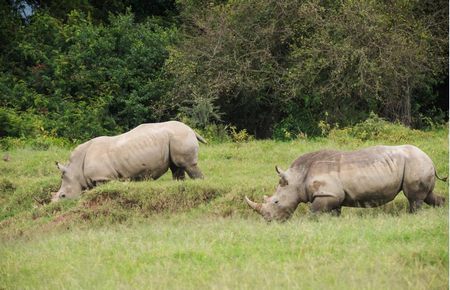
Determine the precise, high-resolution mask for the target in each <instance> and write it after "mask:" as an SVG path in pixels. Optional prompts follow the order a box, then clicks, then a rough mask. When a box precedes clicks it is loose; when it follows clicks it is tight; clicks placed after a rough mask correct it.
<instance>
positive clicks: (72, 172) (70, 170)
mask: <svg viewBox="0 0 450 290" xmlns="http://www.w3.org/2000/svg"><path fill="white" fill-rule="evenodd" d="M197 140H199V141H200V142H202V143H206V141H205V140H204V139H203V138H202V137H201V136H200V135H198V134H197V133H195V132H194V131H193V130H192V129H191V128H190V127H188V126H187V125H185V124H183V123H181V122H176V121H170V122H164V123H154V124H142V125H140V126H138V127H136V128H134V129H133V130H131V131H129V132H126V133H124V134H121V135H117V136H112V137H108V136H102V137H97V138H94V139H92V140H90V141H87V142H85V143H83V144H81V145H79V146H78V147H76V148H75V150H74V151H73V152H72V154H71V155H70V160H69V163H68V164H67V165H61V164H60V163H58V162H56V165H57V166H58V168H59V170H60V171H61V173H62V183H61V188H60V189H59V190H58V192H56V193H55V194H54V195H53V198H52V201H57V200H59V199H62V198H75V197H78V196H79V195H80V194H81V192H82V191H83V190H84V189H88V188H92V187H94V186H95V185H96V184H97V183H99V182H105V181H108V180H113V179H122V178H132V179H142V178H152V179H157V178H159V177H160V176H161V175H163V174H164V173H165V172H166V171H167V170H168V168H170V169H171V171H172V177H173V178H174V179H184V177H185V171H186V172H187V173H188V175H189V176H190V177H191V178H202V177H203V175H202V173H201V171H200V169H199V168H198V166H197V155H198V147H199V146H198V142H197Z"/></svg>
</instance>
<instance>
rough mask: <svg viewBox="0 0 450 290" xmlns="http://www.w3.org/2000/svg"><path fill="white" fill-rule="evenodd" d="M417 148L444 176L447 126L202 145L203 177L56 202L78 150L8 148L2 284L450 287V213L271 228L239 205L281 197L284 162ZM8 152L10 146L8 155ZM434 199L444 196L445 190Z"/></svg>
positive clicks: (391, 208) (372, 212)
mask: <svg viewBox="0 0 450 290" xmlns="http://www.w3.org/2000/svg"><path fill="white" fill-rule="evenodd" d="M405 143H409V144H414V145H416V146H418V147H420V148H421V149H422V150H423V151H425V152H426V153H427V154H428V155H429V156H430V157H431V158H432V159H433V161H434V162H435V165H436V168H437V170H438V173H439V174H440V175H447V173H448V160H449V156H448V130H447V129H439V130H435V131H431V132H418V131H407V132H406V134H403V135H400V136H398V135H392V136H391V137H380V138H376V139H375V140H367V141H361V140H360V139H355V138H351V137H348V136H343V135H342V134H341V135H339V134H338V135H332V136H330V138H318V139H298V140H295V141H289V142H276V141H251V142H248V143H222V144H208V145H201V148H200V156H199V158H200V161H199V166H200V168H201V169H202V171H203V173H204V174H205V176H206V178H205V179H204V180H195V181H193V180H186V181H184V182H180V181H172V180H171V175H170V173H167V174H166V175H164V176H163V177H162V178H161V179H159V180H157V181H142V182H129V181H123V182H118V181H117V182H111V183H108V184H104V185H102V186H99V187H97V188H95V189H93V190H90V191H88V192H85V193H84V194H83V196H82V197H81V198H80V199H78V200H73V201H64V202H60V203H56V204H47V201H48V200H49V197H50V192H51V191H56V190H57V189H58V188H59V182H60V175H59V172H58V171H57V169H56V167H55V165H54V161H55V160H59V161H64V162H65V161H66V160H67V159H68V157H69V154H70V149H67V148H59V147H50V148H48V149H46V150H42V149H36V148H34V149H33V147H24V148H16V149H10V150H9V152H8V154H9V155H10V161H8V162H4V161H2V160H0V206H1V209H0V289H59V288H65V289H66V288H67V289H117V288H119V289H205V288H206V289H271V288H272V289H448V285H449V280H448V274H449V272H448V270H449V268H448V267H449V260H448V229H449V225H448V205H446V206H445V207H443V208H431V207H429V206H427V205H425V206H424V207H423V209H422V210H420V211H419V212H418V213H417V214H413V215H411V214H409V213H407V209H408V203H407V201H406V199H405V197H404V196H403V194H399V196H398V197H397V198H396V199H395V200H394V201H393V202H391V203H389V204H387V205H385V206H382V207H379V208H373V209H354V208H343V210H342V215H341V217H332V216H329V215H320V216H312V215H311V214H309V210H308V205H301V206H300V207H299V208H298V209H297V211H296V213H295V215H294V216H293V217H292V218H291V219H290V220H289V221H288V222H286V223H282V224H280V223H270V224H268V223H266V222H264V221H263V220H262V218H261V217H260V216H258V215H256V214H255V213H254V212H252V211H251V210H250V209H249V208H248V207H247V206H246V204H245V203H244V201H243V197H244V195H248V196H249V197H251V198H253V199H255V200H258V201H261V199H262V195H263V194H271V193H273V191H274V189H275V187H276V185H277V182H278V178H277V175H276V173H275V170H274V166H275V165H279V166H281V167H282V168H284V169H286V168H287V167H288V166H289V165H290V163H291V162H292V161H293V160H294V159H295V158H297V157H298V156H299V155H300V154H303V153H306V152H310V151H314V150H319V149H324V148H334V149H343V150H350V149H357V148H363V147H367V146H370V145H375V144H386V145H388V144H391V145H393V144H405ZM0 154H1V156H3V154H5V151H3V152H0ZM435 192H437V193H439V194H441V195H444V196H446V198H447V200H448V184H447V183H444V182H441V181H437V182H436V188H435Z"/></svg>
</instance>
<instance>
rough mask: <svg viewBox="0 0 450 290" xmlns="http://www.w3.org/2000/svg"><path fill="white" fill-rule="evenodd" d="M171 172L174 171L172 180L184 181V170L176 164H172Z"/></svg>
mask: <svg viewBox="0 0 450 290" xmlns="http://www.w3.org/2000/svg"><path fill="white" fill-rule="evenodd" d="M170 170H171V171H172V179H174V180H184V178H185V174H184V168H182V167H178V166H176V165H175V164H173V163H172V164H170Z"/></svg>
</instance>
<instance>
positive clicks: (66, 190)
mask: <svg viewBox="0 0 450 290" xmlns="http://www.w3.org/2000/svg"><path fill="white" fill-rule="evenodd" d="M55 163H56V166H57V167H58V169H59V171H61V179H62V182H61V187H60V189H59V190H58V192H56V193H54V194H53V196H52V202H55V201H58V200H60V199H65V198H75V197H78V196H79V195H80V192H81V190H82V187H81V184H80V182H79V180H78V175H77V174H76V173H75V172H74V170H73V169H72V168H70V166H65V165H62V164H60V163H59V162H55Z"/></svg>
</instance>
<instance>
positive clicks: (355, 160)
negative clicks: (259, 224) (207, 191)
mask: <svg viewBox="0 0 450 290" xmlns="http://www.w3.org/2000/svg"><path fill="white" fill-rule="evenodd" d="M275 168H276V170H277V172H278V175H279V176H280V182H279V185H278V187H277V190H276V193H275V194H274V195H273V196H271V197H267V196H264V203H256V202H253V201H251V200H250V199H248V198H247V197H245V200H246V201H247V203H248V205H249V206H250V207H252V208H253V209H254V210H255V211H257V212H258V213H259V214H261V215H262V216H263V217H264V218H265V219H266V220H268V221H271V220H273V219H275V220H279V221H283V220H286V219H288V218H289V217H290V216H291V215H292V213H293V212H294V211H295V209H296V208H297V206H298V204H299V203H301V202H304V203H308V202H310V203H311V211H312V212H332V213H335V214H337V215H339V214H340V211H341V207H342V206H350V207H375V206H379V205H382V204H385V203H387V202H389V201H391V200H393V199H394V198H395V196H396V195H397V194H398V193H399V192H400V191H402V190H403V192H404V194H405V196H406V198H407V199H408V201H409V205H410V207H409V209H410V212H415V211H416V209H417V208H418V207H420V206H421V205H422V203H423V202H424V201H425V203H427V204H429V205H432V206H441V205H443V204H444V202H445V198H444V197H441V196H438V195H435V194H434V193H433V188H434V182H435V176H436V177H437V178H438V179H441V180H443V181H445V180H446V178H440V177H438V176H437V174H436V170H435V168H434V165H433V162H432V161H431V159H430V158H429V157H428V156H427V155H426V154H425V153H424V152H423V151H422V150H420V149H419V148H417V147H415V146H411V145H403V146H374V147H369V148H366V149H362V150H358V151H353V152H343V151H331V150H321V151H317V152H312V153H307V154H304V155H302V156H300V157H299V158H298V159H297V160H295V161H294V163H292V165H291V167H290V168H289V169H288V170H286V171H285V172H283V171H282V170H280V169H279V168H278V167H275Z"/></svg>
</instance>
